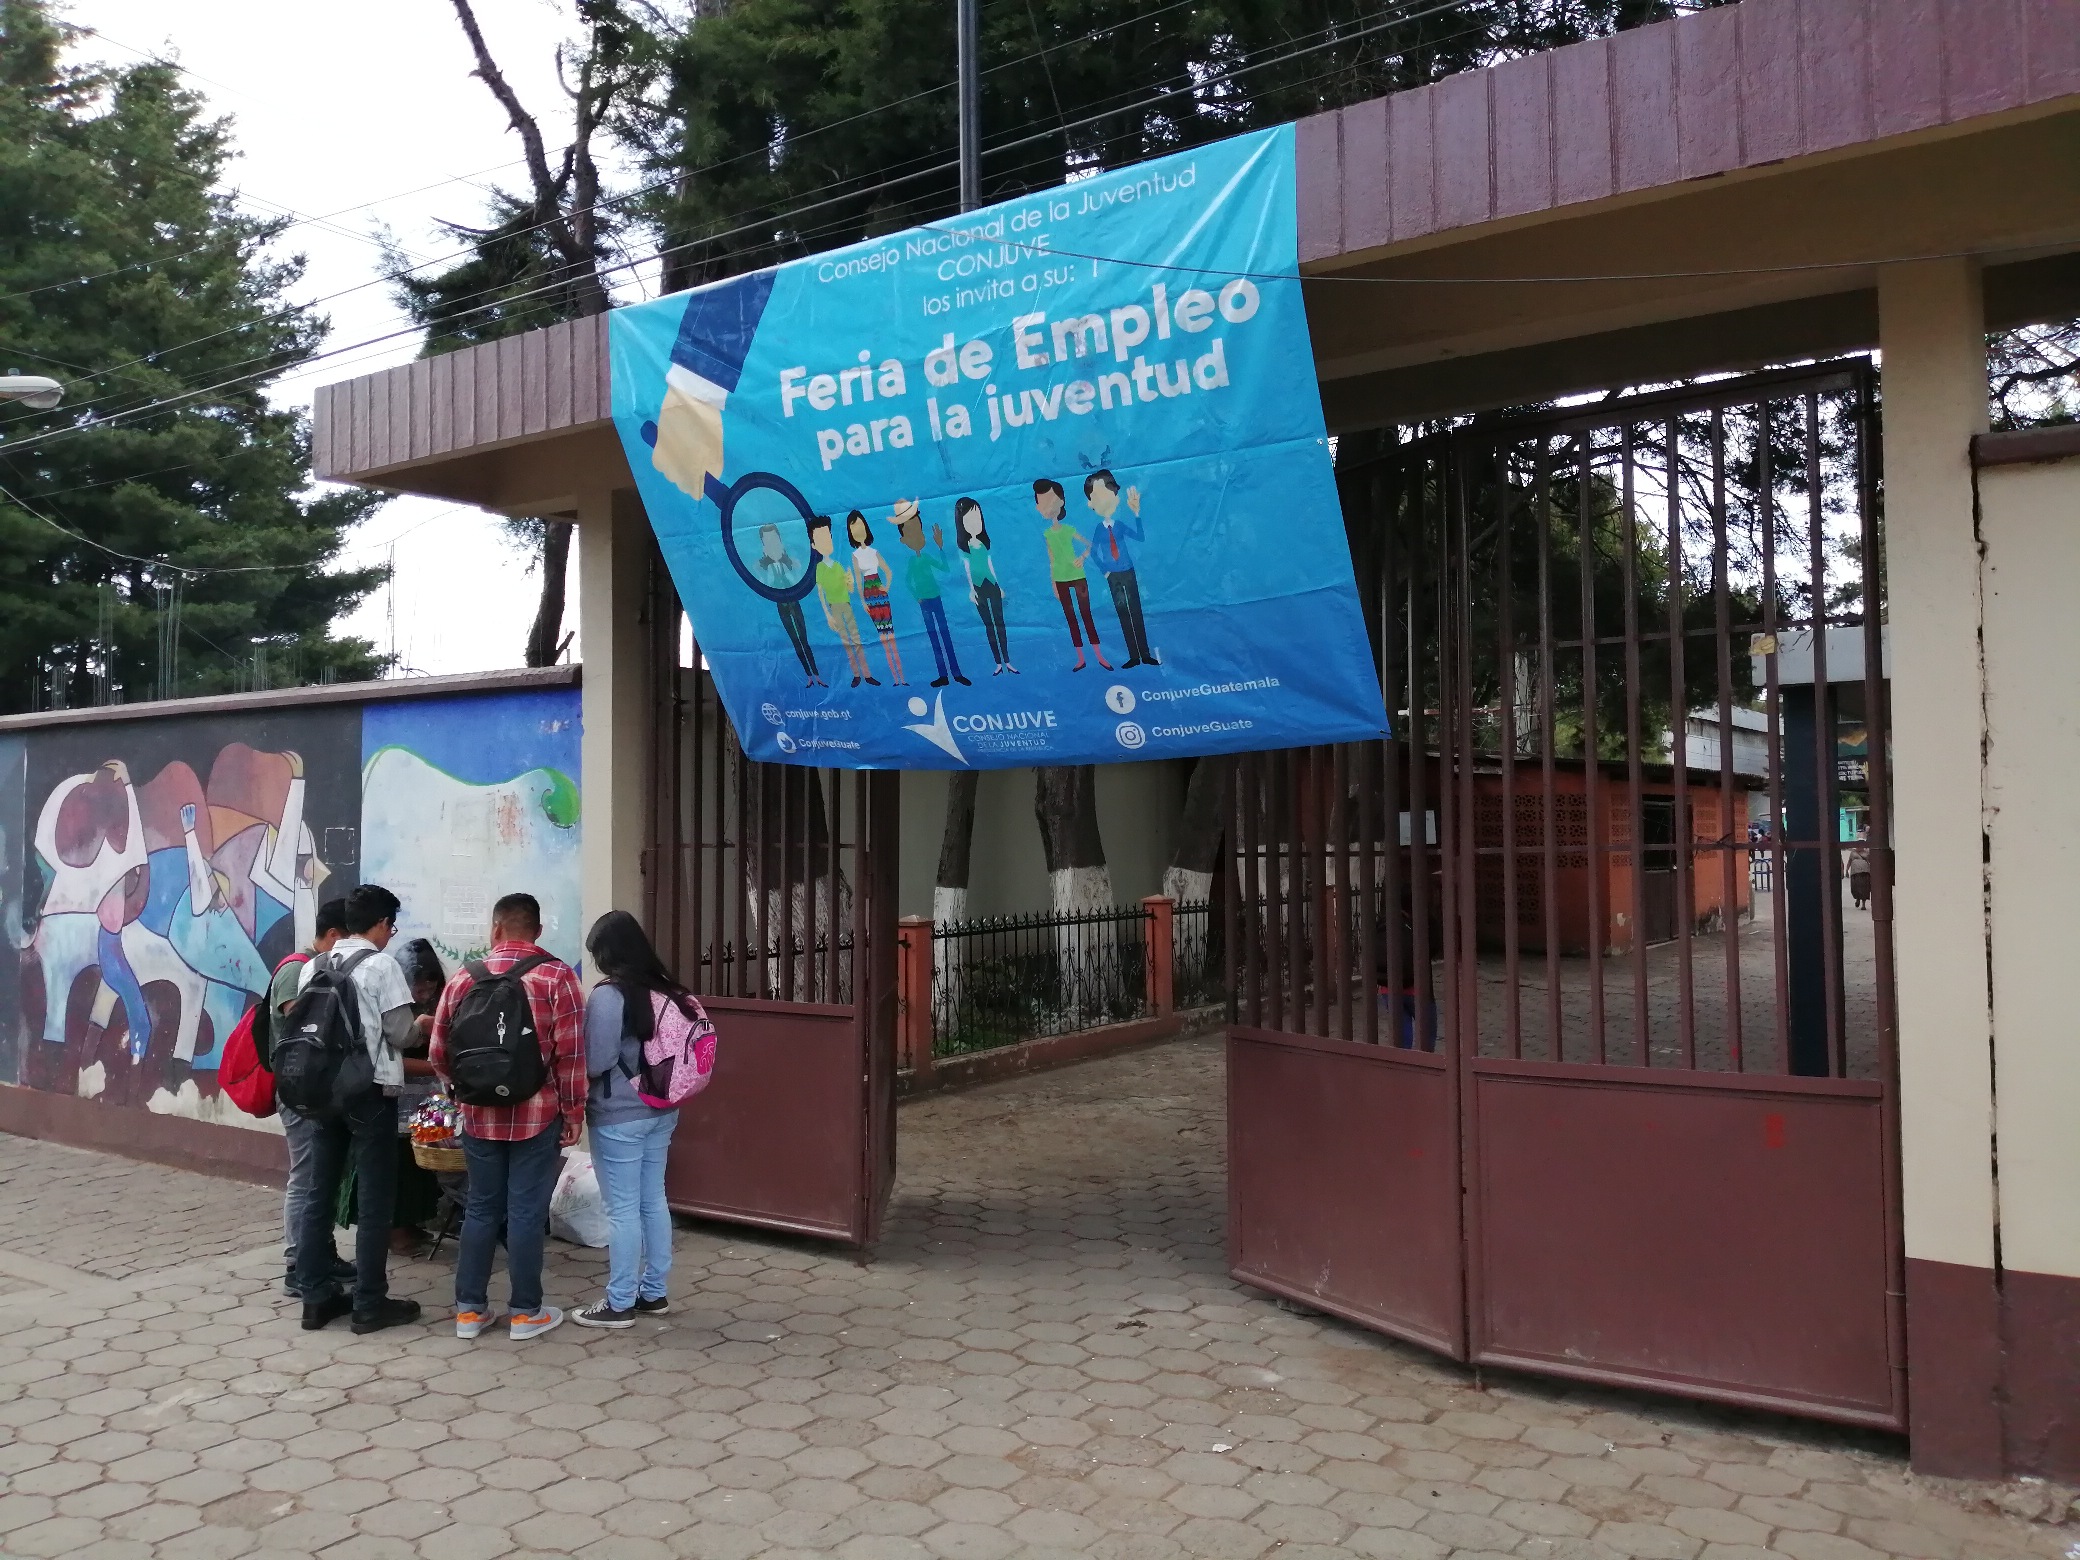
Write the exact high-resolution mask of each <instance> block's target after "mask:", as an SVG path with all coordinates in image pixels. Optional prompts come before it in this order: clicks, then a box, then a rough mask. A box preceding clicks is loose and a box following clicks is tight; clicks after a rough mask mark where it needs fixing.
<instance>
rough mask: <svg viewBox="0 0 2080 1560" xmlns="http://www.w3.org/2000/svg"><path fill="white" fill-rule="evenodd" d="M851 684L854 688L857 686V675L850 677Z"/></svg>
mask: <svg viewBox="0 0 2080 1560" xmlns="http://www.w3.org/2000/svg"><path fill="white" fill-rule="evenodd" d="M852 686H853V687H855V688H857V687H858V686H859V679H858V678H857V677H855V678H853V679H852Z"/></svg>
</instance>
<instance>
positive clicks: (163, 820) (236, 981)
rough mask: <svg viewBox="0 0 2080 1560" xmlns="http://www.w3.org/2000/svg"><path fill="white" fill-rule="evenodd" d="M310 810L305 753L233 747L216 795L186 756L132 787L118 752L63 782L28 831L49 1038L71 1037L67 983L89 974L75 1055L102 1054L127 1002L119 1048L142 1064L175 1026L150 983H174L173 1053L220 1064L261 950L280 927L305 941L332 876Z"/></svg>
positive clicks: (263, 964) (256, 989) (212, 780)
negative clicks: (37, 876)
mask: <svg viewBox="0 0 2080 1560" xmlns="http://www.w3.org/2000/svg"><path fill="white" fill-rule="evenodd" d="M303 808H304V778H303V760H302V758H301V757H300V756H299V755H297V754H296V753H293V752H290V753H264V752H261V751H259V750H257V749H254V748H251V747H248V746H246V745H245V744H243V743H236V742H234V743H230V744H228V745H226V746H225V747H224V748H222V749H221V750H220V751H219V752H218V754H217V756H216V759H215V761H214V762H213V763H212V764H211V766H210V776H209V783H208V784H207V785H206V786H205V785H204V784H203V783H202V782H201V781H199V780H197V778H196V776H195V771H194V770H193V769H191V768H189V767H188V765H186V764H184V763H174V764H169V765H167V766H166V767H165V768H164V769H162V770H160V771H159V773H158V774H157V775H156V776H154V777H153V778H152V779H151V780H150V781H148V782H147V783H146V784H144V785H142V786H138V785H136V784H134V783H133V782H132V779H131V775H130V770H129V766H128V765H126V764H125V763H124V762H123V761H122V760H121V759H110V760H108V761H107V762H106V763H104V764H102V765H101V767H100V768H98V769H96V770H94V771H93V772H92V773H89V774H77V775H73V776H71V777H69V778H67V779H65V780H63V781H61V782H60V783H59V784H58V785H57V786H55V787H53V789H52V790H51V792H50V794H49V796H48V797H46V798H45V800H44V803H43V808H42V811H41V812H40V814H39V815H38V818H37V823H36V830H35V835H34V839H35V850H36V857H37V864H38V866H39V867H40V868H41V871H42V874H43V879H44V884H45V887H44V893H43V897H42V901H41V904H40V905H39V907H38V910H37V919H36V928H35V932H34V934H33V935H32V936H31V938H30V940H29V948H30V954H31V957H32V959H33V961H34V963H35V965H36V966H37V972H38V973H39V974H40V975H41V978H42V988H43V993H44V1004H43V1024H42V1038H43V1039H44V1040H45V1041H48V1042H51V1043H55V1044H60V1045H62V1044H64V1043H65V1042H66V1040H67V1038H68V1036H67V1033H66V1030H67V1020H68V1016H69V1014H70V1011H71V1008H72V1001H71V999H72V993H73V988H74V986H75V984H76V983H78V982H79V981H80V979H81V977H82V976H86V975H89V974H91V976H92V978H93V986H92V994H91V996H90V998H89V999H88V1002H87V1009H86V1031H85V1035H84V1037H83V1040H82V1045H81V1054H82V1055H83V1056H91V1055H94V1054H96V1053H97V1052H99V1051H100V1050H101V1041H102V1039H103V1037H104V1036H105V1035H106V1034H107V1033H108V1031H109V1029H110V1027H111V1025H112V1024H113V1022H114V1020H115V1018H116V1015H117V1012H118V1010H119V1009H120V1011H121V1015H122V1020H123V1026H124V1039H125V1045H124V1051H125V1052H127V1055H128V1057H129V1060H130V1061H131V1062H132V1063H133V1064H134V1063H136V1062H139V1061H141V1060H142V1059H143V1058H144V1057H145V1055H146V1054H147V1053H148V1052H149V1051H150V1050H151V1048H152V1043H153V1040H154V1039H155V1038H156V1037H158V1036H159V1035H160V1033H161V1030H162V1027H163V1025H164V1024H165V1023H166V1018H165V1016H164V1015H162V1014H161V1013H159V1012H155V1011H154V1007H153V1004H152V1003H151V1002H150V1001H148V1000H147V996H146V988H147V987H149V986H151V985H153V984H154V983H158V982H164V983H165V984H166V985H168V986H170V987H171V988H172V989H173V992H174V994H175V997H176V998H177V1002H178V1006H177V1009H176V1011H175V1012H174V1013H173V1015H172V1018H171V1024H172V1028H173V1044H172V1048H171V1054H172V1056H173V1057H174V1059H176V1060H178V1061H181V1062H185V1063H188V1064H190V1065H191V1066H192V1067H194V1068H196V1069H198V1070H202V1069H210V1068H214V1067H215V1065H216V1053H217V1051H218V1049H219V1048H220V1047H221V1045H222V1043H223V1041H224V1038H225V1037H226V1036H227V1035H229V1033H230V1032H231V1029H232V1027H233V1026H234V1025H235V1024H236V1023H237V1022H238V1020H239V1018H240V1017H241V1016H242V1015H243V1014H244V1012H245V1010H246V1008H247V1007H248V1006H250V1005H251V1003H252V1002H253V1001H255V1000H257V999H258V997H259V996H260V994H261V993H263V992H264V991H265V990H266V989H267V980H268V964H267V961H266V960H265V959H264V958H263V957H262V955H261V953H260V945H261V943H262V942H263V941H265V940H266V939H267V937H268V935H269V933H271V932H273V931H274V930H275V928H276V927H277V926H281V925H283V924H284V923H287V927H288V931H287V935H286V937H285V938H284V939H282V940H283V941H287V942H294V943H296V944H298V945H301V944H303V943H306V942H308V941H309V940H310V937H311V934H312V931H313V928H314V924H315V921H316V917H317V907H318V889H319V887H320V885H322V884H323V883H324V881H325V879H326V877H327V876H328V871H327V869H326V867H325V865H324V863H323V862H321V861H320V860H319V859H318V853H317V846H316V842H315V841H314V839H313V838H312V835H311V831H310V829H309V828H308V827H307V826H306V824H305V822H304V817H303ZM205 1018H207V1019H208V1020H209V1033H208V1038H207V1040H206V1041H205V1039H204V1036H203V1029H202V1023H203V1020H204V1019H205Z"/></svg>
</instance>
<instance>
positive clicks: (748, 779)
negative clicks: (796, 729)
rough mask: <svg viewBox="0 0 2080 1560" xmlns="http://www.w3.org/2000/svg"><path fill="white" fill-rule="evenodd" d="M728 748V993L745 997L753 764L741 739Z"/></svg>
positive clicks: (747, 992) (747, 987) (748, 987)
mask: <svg viewBox="0 0 2080 1560" xmlns="http://www.w3.org/2000/svg"><path fill="white" fill-rule="evenodd" d="M730 750H731V752H732V753H733V754H734V755H735V760H736V761H735V763H734V764H733V765H732V766H731V767H733V768H734V769H735V770H736V776H737V839H736V846H737V848H736V871H735V872H733V873H731V874H730V876H731V877H732V878H733V879H734V881H733V883H732V885H731V886H732V888H733V889H734V890H735V892H733V893H732V894H731V895H730V898H731V899H733V900H735V901H736V907H735V908H736V914H735V916H734V919H733V924H734V925H735V927H736V931H737V935H736V942H735V948H734V954H735V957H734V958H733V959H732V960H731V962H730V994H731V995H732V996H738V997H748V996H750V995H752V991H751V977H750V974H749V973H748V971H749V966H750V963H751V944H750V942H749V941H748V940H747V938H746V926H747V924H748V922H749V919H750V917H749V914H748V912H749V910H750V907H751V861H750V855H749V849H748V847H749V845H750V843H751V787H752V784H753V783H754V772H753V771H754V766H753V765H752V762H751V759H750V757H749V756H748V755H747V754H746V753H745V752H744V744H743V742H742V741H741V740H738V741H736V742H733V743H731V744H730Z"/></svg>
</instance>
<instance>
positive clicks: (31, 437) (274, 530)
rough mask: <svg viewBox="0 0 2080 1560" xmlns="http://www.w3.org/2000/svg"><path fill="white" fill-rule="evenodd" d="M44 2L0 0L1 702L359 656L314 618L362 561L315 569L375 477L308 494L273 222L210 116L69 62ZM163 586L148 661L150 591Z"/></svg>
mask: <svg viewBox="0 0 2080 1560" xmlns="http://www.w3.org/2000/svg"><path fill="white" fill-rule="evenodd" d="M68 40H69V29H68V28H66V27H65V26H64V24H62V23H61V22H60V21H58V20H57V19H56V17H55V16H54V14H53V12H52V10H51V8H50V7H49V6H48V5H47V4H45V3H44V0H0V367H4V368H17V369H19V370H20V371H22V372H25V373H42V374H48V375H52V376H54V377H57V378H60V379H62V380H63V381H65V384H66V398H65V402H64V404H63V405H62V406H60V407H59V408H58V409H57V410H55V411H50V412H31V411H28V410H25V409H23V408H22V407H20V406H18V405H16V406H6V405H0V709H5V710H22V709H30V708H36V707H39V706H41V705H43V704H47V703H51V702H62V703H68V704H80V703H87V702H92V701H93V700H94V699H95V698H97V697H104V698H114V697H121V698H128V699H136V698H144V697H150V696H152V695H153V694H155V693H175V692H177V693H182V694H191V693H204V692H211V691H220V690H224V689H230V688H236V687H242V686H250V685H251V684H252V683H253V682H254V681H256V680H260V681H263V682H268V683H284V682H291V681H315V680H319V679H321V678H326V677H337V678H342V679H353V678H363V677H370V676H373V675H375V674H376V673H377V672H378V671H380V670H381V669H382V662H381V660H380V658H378V657H377V656H376V655H375V653H374V648H373V646H371V645H370V644H369V643H368V642H367V641H365V640H359V639H339V638H336V637H334V635H333V634H332V632H331V627H330V625H331V624H332V623H333V622H334V621H335V620H336V619H337V618H338V617H339V616H340V615H341V614H342V613H344V612H346V611H348V610H349V609H351V608H352V607H353V606H354V604H355V603H356V602H358V601H360V600H361V599H362V598H363V597H365V596H366V595H367V594H368V593H369V592H370V591H371V590H373V589H374V588H375V587H376V586H377V585H379V584H380V583H381V581H382V578H383V575H382V572H381V571H380V570H370V569H364V570H356V571H347V572H340V573H332V572H327V570H328V566H329V565H330V564H331V562H332V561H333V559H334V558H335V557H336V556H337V554H338V552H339V549H340V546H341V544H342V542H343V540H344V538H345V535H346V533H347V531H348V530H349V529H350V528H351V527H352V526H353V525H354V524H355V523H356V522H358V521H360V520H362V519H363V518H365V517H366V516H367V515H368V514H369V513H370V512H371V511H373V510H374V509H375V508H376V506H377V505H378V504H380V503H381V502H382V499H381V497H380V496H379V495H376V494H372V493H363V492H353V491H347V492H339V493H332V494H323V495H316V496H313V495H311V494H310V493H308V492H307V491H306V490H307V488H308V486H309V481H310V448H309V430H308V428H307V426H306V423H305V419H304V418H303V417H302V416H301V415H300V414H297V413H291V412H284V411H278V410H275V409H273V408H272V407H270V406H269V404H268V402H267V399H266V394H265V392H266V387H267V385H268V384H269V383H270V382H271V381H273V380H274V379H276V378H277V377H279V376H280V375H281V374H282V373H284V372H285V371H287V370H289V369H291V368H294V367H295V366H297V365H298V364H300V363H304V362H306V361H308V360H309V359H310V358H311V357H312V356H313V354H315V353H316V352H317V350H318V347H319V343H320V341H321V340H322V338H323V335H324V332H325V328H326V327H325V321H324V320H323V319H322V318H320V317H319V316H317V315H315V314H314V313H312V312H311V311H310V310H308V309H306V308H300V307H295V306H291V305H289V304H287V303H286V302H285V294H286V291H287V289H288V288H289V287H290V286H292V285H293V284H294V283H295V281H296V280H297V277H298V275H299V274H300V264H299V262H297V261H294V260H289V261H282V260H274V259H270V258H269V257H268V249H269V245H270V244H271V243H272V241H273V240H274V239H275V238H276V237H277V236H278V235H279V233H280V232H281V230H282V223H281V222H278V221H267V220H260V219H256V218H253V217H250V216H248V215H246V214H244V213H243V212H241V211H239V210H238V209H237V207H236V206H235V205H234V204H233V201H232V198H231V195H230V193H229V192H228V191H227V190H226V188H225V187H224V183H223V180H224V176H225V173H226V171H227V168H228V165H229V163H230V160H231V157H232V151H231V147H230V139H229V127H228V125H227V124H226V123H225V122H223V121H217V120H210V119H207V118H205V115H204V104H203V103H202V101H201V100H200V99H199V98H198V97H197V96H196V95H195V94H194V93H192V92H189V91H187V90H186V89H184V88H183V87H182V86H181V84H180V79H179V75H178V73H177V72H176V71H175V70H173V69H172V68H171V67H169V66H166V65H161V64H145V65H138V66H135V67H131V68H128V69H122V70H105V69H83V68H79V67H75V66H71V65H68V64H67V63H65V61H64V59H63V53H64V50H65V47H66V45H67V43H68ZM176 597H177V599H178V600H179V604H180V614H179V618H178V623H179V635H178V641H177V643H178V655H177V660H176V661H173V662H172V664H169V665H165V667H164V669H165V670H166V671H169V672H172V671H176V670H177V678H176V679H174V680H173V681H172V685H171V686H167V685H166V683H165V682H164V681H162V676H161V673H162V656H161V652H160V641H161V628H162V626H163V623H162V619H161V607H162V603H163V604H165V605H166V606H169V607H170V606H171V604H172V602H173V601H174V600H175V599H176Z"/></svg>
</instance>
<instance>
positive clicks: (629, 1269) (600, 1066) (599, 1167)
mask: <svg viewBox="0 0 2080 1560" xmlns="http://www.w3.org/2000/svg"><path fill="white" fill-rule="evenodd" d="M585 951H586V953H588V954H589V955H591V957H592V964H593V968H595V969H596V970H598V971H599V973H600V975H601V977H602V978H601V980H600V983H599V984H598V985H597V986H594V987H593V988H592V995H591V996H589V997H588V998H586V1000H585V1068H586V1071H587V1072H589V1073H590V1074H591V1075H592V1088H591V1091H590V1092H589V1093H588V1094H587V1096H586V1103H585V1119H586V1122H587V1124H588V1125H589V1126H590V1128H591V1132H592V1163H593V1168H594V1169H595V1170H596V1171H597V1172H598V1174H599V1189H600V1195H601V1196H602V1197H603V1198H604V1199H605V1201H606V1205H607V1220H608V1226H609V1228H608V1233H607V1295H606V1298H605V1299H604V1300H602V1301H600V1302H598V1303H596V1304H593V1305H587V1306H580V1307H579V1308H578V1309H577V1310H575V1311H573V1312H572V1313H571V1320H572V1321H574V1322H576V1323H577V1324H578V1325H579V1326H580V1327H613V1328H623V1327H631V1326H633V1325H635V1319H636V1318H637V1317H638V1316H656V1315H661V1314H663V1313H664V1312H665V1311H666V1310H668V1309H670V1305H671V1302H670V1299H669V1298H668V1296H667V1293H666V1288H665V1285H666V1281H667V1280H668V1279H669V1278H670V1277H671V1272H672V1215H671V1211H670V1210H669V1209H668V1208H667V1207H666V1206H665V1200H664V1169H665V1157H666V1155H667V1154H668V1153H669V1152H670V1151H671V1146H672V1133H673V1131H674V1130H675V1129H676V1128H677V1127H678V1125H679V1111H678V1107H676V1106H660V1105H657V1104H654V1103H652V1100H653V1099H655V1098H656V1096H652V1097H651V1098H650V1099H646V1098H645V1097H644V1089H643V1085H644V1084H645V1082H646V1075H645V1070H644V1059H643V1051H644V1047H645V1045H646V1044H647V1043H648V1042H649V1041H650V1040H651V1039H652V1037H653V1036H656V1035H657V1034H658V1031H659V1026H661V1025H664V1024H666V1023H667V1022H668V1021H669V1020H670V1019H671V1018H672V1017H673V1016H674V1011H675V1010H676V1015H677V1016H678V1017H679V1018H680V1019H681V1020H683V1021H684V1022H688V1023H692V1024H694V1025H696V1026H697V1028H701V1029H704V1028H706V1026H707V1015H706V1014H705V1013H704V1012H702V1010H701V1005H700V1003H699V1002H698V1001H696V1000H695V999H694V996H693V993H692V992H690V991H688V990H687V989H686V988H685V987H684V986H682V985H680V984H679V982H678V980H677V979H676V978H674V977H673V975H672V973H671V972H670V971H669V970H667V969H666V968H665V967H664V963H663V961H662V960H660V959H659V958H658V957H657V950H656V949H655V948H654V947H652V946H651V943H650V939H649V937H647V936H646V935H645V934H644V932H643V927H642V923H641V922H639V921H637V920H636V918H635V917H634V916H632V915H630V914H629V913H628V912H627V911H626V910H609V911H608V912H607V913H606V914H605V915H603V916H601V917H600V918H599V919H598V920H597V921H595V922H594V923H593V925H592V930H591V931H590V932H589V933H587V934H586V938H585ZM681 1027H682V1028H683V1027H684V1024H683V1023H682V1025H681ZM667 1034H669V1031H667ZM711 1054H712V1046H711ZM648 1081H649V1082H652V1083H654V1082H656V1080H655V1079H654V1078H651V1079H649V1080H648Z"/></svg>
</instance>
